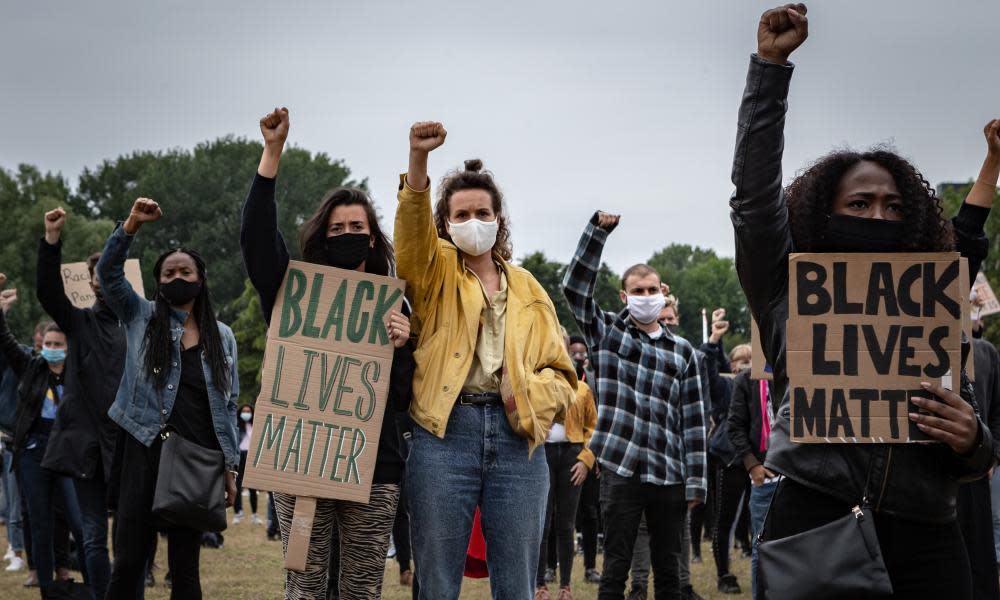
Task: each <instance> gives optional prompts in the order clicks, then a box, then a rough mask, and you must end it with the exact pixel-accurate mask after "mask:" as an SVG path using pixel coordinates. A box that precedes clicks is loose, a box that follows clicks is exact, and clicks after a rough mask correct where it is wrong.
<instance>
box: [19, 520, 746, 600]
mask: <svg viewBox="0 0 1000 600" xmlns="http://www.w3.org/2000/svg"><path fill="white" fill-rule="evenodd" d="M0 530H2V528H0ZM225 536H226V545H225V548H223V549H221V550H212V549H208V548H203V549H202V552H201V582H202V589H203V591H204V596H205V598H210V599H216V598H218V599H225V600H229V599H232V600H257V599H262V600H263V599H268V600H272V599H274V598H281V597H282V589H283V584H284V573H283V571H282V567H281V564H282V557H281V544H280V543H279V542H269V541H267V537H266V536H265V534H264V527H262V526H260V525H251V524H250V523H249V522H247V521H244V522H243V523H240V524H239V525H230V527H229V529H228V530H226V532H225ZM6 539H7V538H6V531H3V533H2V535H0V540H3V543H2V544H0V547H2V548H4V549H6V547H7V546H6ZM702 555H703V556H704V557H705V562H704V563H702V564H700V565H699V564H696V565H692V572H691V576H692V579H693V582H694V587H695V590H696V591H697V592H698V593H700V594H701V595H702V596H704V597H705V598H710V599H713V600H715V599H722V598H725V599H735V598H749V597H750V579H749V566H750V561H749V560H747V559H743V558H739V553H738V552H736V551H734V552H733V553H732V562H733V564H732V567H733V570H734V572H735V573H736V575H737V577H739V580H740V585H741V586H742V587H743V590H744V594H743V595H741V596H732V595H724V594H720V593H718V592H717V591H716V588H715V565H714V563H713V562H712V558H711V548H710V547H709V545H708V544H706V543H703V544H702ZM166 560H167V547H166V542H165V541H164V540H162V539H161V540H160V546H159V550H158V551H157V564H158V565H159V566H160V568H159V569H158V570H157V571H156V579H157V585H156V586H155V587H153V588H150V589H148V590H147V592H146V598H147V599H149V600H166V599H167V598H169V597H170V594H169V590H168V589H167V588H166V587H164V586H163V584H162V579H163V575H164V574H165V573H166ZM600 563H601V557H600V556H598V569H600ZM26 576H27V572H26V571H19V572H17V573H7V572H4V571H3V570H2V569H0V598H3V599H4V600H29V599H31V600H33V599H36V598H38V597H39V593H38V589H37V588H33V589H28V588H24V587H23V586H22V585H21V582H23V581H24V578H25V577H26ZM75 577H77V578H79V573H76V574H75ZM549 589H550V591H553V590H555V589H556V588H555V587H552V586H550V588H549ZM573 595H574V598H576V599H577V600H588V599H592V598H596V597H597V586H595V585H593V584H589V583H585V582H584V581H583V564H582V558H581V557H579V556H578V557H577V561H576V565H575V566H574V568H573ZM383 598H387V599H389V600H409V599H410V590H409V588H403V587H401V586H400V585H399V569H398V567H397V566H396V563H395V562H394V561H390V562H387V563H386V571H385V583H384V585H383ZM462 598H463V599H469V600H487V599H488V598H490V592H489V582H488V581H487V580H474V579H466V580H465V583H464V585H463V587H462ZM650 600H652V594H650Z"/></svg>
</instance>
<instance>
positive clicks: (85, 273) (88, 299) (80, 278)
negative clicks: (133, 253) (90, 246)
mask: <svg viewBox="0 0 1000 600" xmlns="http://www.w3.org/2000/svg"><path fill="white" fill-rule="evenodd" d="M59 274H60V275H61V276H62V280H63V290H64V291H65V292H66V297H67V298H69V301H70V303H71V304H72V305H73V306H75V307H76V308H90V307H92V306H94V302H95V301H96V300H97V297H96V296H94V290H93V289H91V287H90V270H89V269H87V263H85V262H75V263H63V264H62V265H61V266H60V267H59ZM125 279H126V280H128V282H129V283H130V284H132V289H134V290H135V293H137V294H139V296H141V297H143V298H145V297H146V292H145V290H144V289H143V286H142V271H141V269H140V268H139V259H137V258H130V259H128V260H126V261H125Z"/></svg>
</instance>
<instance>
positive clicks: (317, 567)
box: [274, 483, 399, 600]
mask: <svg viewBox="0 0 1000 600" xmlns="http://www.w3.org/2000/svg"><path fill="white" fill-rule="evenodd" d="M398 500H399V486H398V485H396V484H389V483H385V484H383V483H376V484H373V485H372V491H371V499H370V500H369V503H368V504H360V503H358V502H348V501H346V500H323V499H320V500H318V501H317V502H316V516H315V518H314V519H313V527H312V536H311V538H310V542H309V552H308V554H306V570H305V571H303V572H301V573H300V572H298V571H289V570H287V569H286V570H285V599H286V600H325V599H326V585H327V577H328V575H329V574H328V572H327V571H328V565H329V561H330V544H331V539H332V538H333V528H334V527H339V528H340V598H341V600H374V599H378V598H381V597H382V575H383V574H384V573H385V556H386V553H387V552H388V551H389V534H390V533H391V532H392V524H393V522H394V521H395V519H396V503H397V502H398ZM274 508H275V511H276V512H277V513H278V526H279V527H280V529H281V545H282V549H283V551H287V550H288V532H289V530H290V529H291V525H292V514H293V513H294V512H295V496H291V495H289V494H281V493H278V492H275V493H274Z"/></svg>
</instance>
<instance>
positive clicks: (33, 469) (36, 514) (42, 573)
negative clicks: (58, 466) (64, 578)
mask: <svg viewBox="0 0 1000 600" xmlns="http://www.w3.org/2000/svg"><path fill="white" fill-rule="evenodd" d="M44 454H45V444H43V443H39V444H38V446H36V447H35V448H32V449H31V450H25V451H24V452H23V453H22V454H21V456H20V462H19V463H18V469H19V470H20V473H21V485H22V486H24V497H25V498H26V499H27V501H28V517H29V518H30V519H31V555H32V559H33V562H34V564H35V570H36V571H38V585H39V587H41V588H42V590H45V589H46V588H47V587H48V586H49V585H50V584H51V583H52V580H53V571H54V570H55V552H54V550H53V547H52V520H53V519H52V513H53V507H54V503H56V502H60V503H62V505H63V507H64V509H65V513H66V521H67V522H68V523H69V530H70V532H71V533H72V534H73V539H75V540H82V539H83V523H82V522H81V519H80V506H79V504H78V503H77V500H76V490H75V489H73V480H72V479H70V478H69V477H65V476H62V475H59V474H57V473H54V472H53V471H50V470H48V469H45V468H43V467H42V456H43V455H44ZM77 551H78V554H79V559H80V568H81V569H82V570H83V572H84V574H83V579H84V581H87V582H89V579H88V576H87V572H86V571H87V569H86V564H87V563H86V557H85V556H84V552H83V544H78V545H77Z"/></svg>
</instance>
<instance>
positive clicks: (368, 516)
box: [240, 108, 413, 600]
mask: <svg viewBox="0 0 1000 600" xmlns="http://www.w3.org/2000/svg"><path fill="white" fill-rule="evenodd" d="M288 128H289V119H288V109H285V108H282V109H280V110H279V109H277V108H276V109H275V110H274V111H273V112H271V113H269V114H267V115H265V116H264V118H263V119H261V120H260V130H261V133H262V134H263V136H264V153H263V156H261V159H260V165H259V166H258V167H257V174H256V176H255V177H254V180H253V183H252V184H251V187H250V193H249V194H248V195H247V199H246V202H245V203H244V205H243V217H242V223H241V230H240V247H241V248H242V251H243V262H244V263H245V264H246V268H247V273H249V275H250V282H251V283H253V286H254V288H256V290H257V293H258V294H259V295H260V304H261V308H262V309H263V312H264V320H265V321H267V322H268V324H270V322H271V312H272V310H273V308H274V305H275V302H276V300H277V296H278V289H279V288H280V287H281V282H282V280H284V278H285V271H286V270H287V269H288V264H289V260H290V258H289V253H288V248H287V246H286V245H285V240H284V237H282V235H281V232H280V231H279V230H278V216H277V206H276V203H275V181H276V178H277V175H278V163H279V161H280V159H281V153H282V150H283V149H284V145H285V140H286V139H287V137H288ZM300 249H301V252H302V260H304V261H306V262H310V263H314V264H318V265H326V266H330V267H336V268H338V269H349V270H354V271H360V272H363V273H372V274H376V275H386V276H392V275H393V274H394V273H393V271H394V267H395V257H394V255H393V249H392V242H390V241H389V238H388V236H387V235H386V234H385V233H383V231H382V227H381V224H380V223H379V219H378V214H377V213H376V212H375V206H374V205H373V204H372V201H371V199H370V198H369V197H368V193H367V192H365V191H364V190H360V189H356V188H337V189H335V190H332V191H331V192H329V193H328V194H327V195H326V197H325V198H324V199H323V201H322V202H321V203H320V205H319V207H318V208H317V209H316V212H315V213H314V214H313V216H312V217H311V218H309V219H308V220H307V221H306V222H305V223H303V225H302V228H301V236H300ZM385 327H386V329H387V330H388V332H389V339H390V340H391V341H392V343H393V346H394V347H395V351H394V354H393V361H392V372H391V373H390V376H389V401H388V402H387V403H386V405H385V410H386V411H388V410H389V406H390V405H391V406H392V408H393V410H396V411H403V410H406V409H407V407H408V406H409V404H410V393H411V388H412V384H413V357H412V353H411V351H410V348H409V346H408V342H409V339H410V321H409V319H408V318H407V317H406V316H405V315H403V314H401V313H399V312H397V311H390V312H389V314H388V322H387V323H386V324H385ZM398 440H399V436H398V434H397V431H396V419H395V417H394V416H393V415H392V414H391V413H390V414H384V415H383V416H382V428H381V434H380V437H379V443H378V451H377V455H376V458H375V472H374V475H373V478H372V482H373V483H372V487H371V495H370V499H369V502H368V504H360V503H358V502H349V501H346V500H332V499H322V498H321V499H319V500H318V501H317V503H316V512H315V516H314V518H313V526H312V533H311V536H310V544H309V550H308V553H307V555H306V570H305V571H302V572H299V571H292V570H286V571H285V597H286V598H290V599H291V598H294V599H296V600H297V599H299V598H325V597H326V594H327V583H328V579H329V582H330V584H331V585H334V584H336V582H337V581H338V577H339V590H340V598H342V599H345V600H347V599H352V598H358V599H361V598H379V597H381V594H382V576H383V573H384V572H385V558H386V554H387V553H388V550H389V534H390V533H391V532H392V525H393V522H394V521H395V518H396V503H397V501H398V500H399V484H400V481H401V480H402V475H403V458H402V454H401V453H400V449H399V441H398ZM274 505H275V509H276V511H277V514H278V523H279V525H280V528H281V537H282V540H283V541H284V542H285V548H286V549H287V544H288V535H289V531H290V530H291V526H292V515H293V514H294V512H295V496H292V495H289V494H284V493H278V492H274ZM335 527H336V528H337V529H336V530H335V529H334V528H335ZM338 533H339V536H336V535H335V534H338ZM337 537H339V540H340V541H339V544H336V540H337ZM335 544H336V547H333V546H334V545H335ZM331 558H333V560H332V561H331ZM338 558H339V563H340V568H339V569H337V567H336V564H337V559H338Z"/></svg>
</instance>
